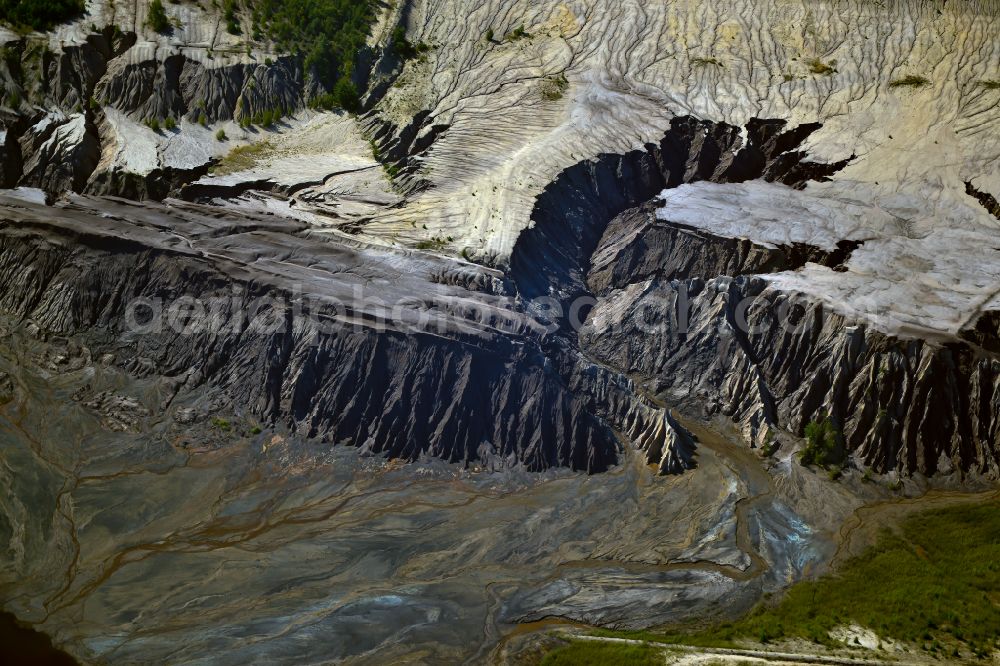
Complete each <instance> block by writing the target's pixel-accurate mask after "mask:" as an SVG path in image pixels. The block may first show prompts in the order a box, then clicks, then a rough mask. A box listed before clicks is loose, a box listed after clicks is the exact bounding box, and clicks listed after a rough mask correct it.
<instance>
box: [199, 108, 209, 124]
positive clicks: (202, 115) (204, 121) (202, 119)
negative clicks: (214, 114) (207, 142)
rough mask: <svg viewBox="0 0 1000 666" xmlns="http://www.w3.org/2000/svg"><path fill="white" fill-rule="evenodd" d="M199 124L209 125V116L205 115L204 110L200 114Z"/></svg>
mask: <svg viewBox="0 0 1000 666" xmlns="http://www.w3.org/2000/svg"><path fill="white" fill-rule="evenodd" d="M198 124H199V125H201V126H202V127H208V116H206V115H205V112H204V111H202V112H201V113H199V114H198Z"/></svg>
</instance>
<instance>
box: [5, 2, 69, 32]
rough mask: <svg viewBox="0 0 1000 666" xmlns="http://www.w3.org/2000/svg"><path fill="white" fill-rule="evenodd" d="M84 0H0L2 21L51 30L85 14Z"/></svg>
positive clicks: (21, 26)
mask: <svg viewBox="0 0 1000 666" xmlns="http://www.w3.org/2000/svg"><path fill="white" fill-rule="evenodd" d="M83 9H84V6H83V0H0V22H3V23H7V24H9V25H12V26H14V27H16V28H29V29H31V30H51V29H52V28H54V27H55V26H57V25H59V24H60V23H65V22H66V21H68V20H70V19H72V18H75V17H77V16H79V15H81V14H83Z"/></svg>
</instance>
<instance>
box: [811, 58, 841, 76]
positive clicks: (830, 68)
mask: <svg viewBox="0 0 1000 666" xmlns="http://www.w3.org/2000/svg"><path fill="white" fill-rule="evenodd" d="M836 65H837V61H836V60H832V61H830V63H829V64H827V63H825V62H823V61H822V60H820V59H819V58H813V59H812V60H810V61H809V62H807V63H806V66H807V67H808V68H809V71H810V72H812V73H813V74H819V75H822V76H829V75H831V74H834V73H836V71H837V66H836Z"/></svg>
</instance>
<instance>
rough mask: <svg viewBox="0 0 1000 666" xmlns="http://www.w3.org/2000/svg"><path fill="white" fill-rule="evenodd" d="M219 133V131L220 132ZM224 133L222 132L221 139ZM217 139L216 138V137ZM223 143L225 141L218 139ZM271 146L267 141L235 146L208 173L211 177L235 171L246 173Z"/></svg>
mask: <svg viewBox="0 0 1000 666" xmlns="http://www.w3.org/2000/svg"><path fill="white" fill-rule="evenodd" d="M220 131H221V130H220ZM224 136H225V133H224V132H223V137H224ZM216 138H218V136H216ZM219 140H220V141H224V140H225V139H219ZM271 147H272V146H271V144H270V142H268V141H260V142H258V143H251V144H248V145H246V146H237V147H235V148H233V149H232V150H230V151H229V154H228V155H226V156H225V157H223V158H222V160H221V161H220V162H219V163H218V164H216V165H215V166H214V167H212V168H211V169H210V173H211V174H212V175H213V176H224V175H226V174H229V173H236V172H237V171H246V170H247V169H251V168H253V167H254V166H256V164H257V163H258V162H259V161H260V160H261V159H262V158H263V157H264V156H265V155H267V153H268V152H270V150H271Z"/></svg>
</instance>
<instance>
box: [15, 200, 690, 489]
mask: <svg viewBox="0 0 1000 666" xmlns="http://www.w3.org/2000/svg"><path fill="white" fill-rule="evenodd" d="M109 206H110V209H109ZM58 210H59V215H58V219H57V220H56V221H52V220H51V219H49V217H50V215H51V213H49V212H48V211H46V210H45V209H44V208H34V207H31V206H27V208H26V209H22V210H17V209H14V208H9V209H7V212H6V217H7V222H6V224H5V225H4V227H3V230H2V238H0V267H2V273H3V274H2V280H0V281H2V282H3V284H4V285H5V286H4V288H3V293H2V294H0V307H2V309H3V310H4V311H5V312H6V313H9V314H13V315H15V316H17V317H20V318H22V319H25V320H30V321H31V322H32V323H33V325H35V326H37V327H38V329H39V330H41V331H47V332H52V333H58V334H61V335H76V336H82V337H83V339H85V340H86V341H87V344H88V345H90V346H91V347H92V348H93V349H94V351H93V352H92V353H93V354H94V355H101V354H112V355H113V357H114V358H115V359H117V363H118V364H119V365H120V366H121V367H123V368H124V369H126V370H127V371H129V372H130V373H133V374H135V375H137V376H144V375H148V374H153V373H155V374H158V375H163V376H166V377H170V378H174V379H175V380H176V385H177V387H178V390H183V391H192V390H205V391H208V392H209V393H210V394H211V395H214V396H216V398H215V399H216V400H218V401H220V404H226V405H233V406H236V407H237V408H240V409H246V410H247V411H249V412H250V413H252V414H254V415H256V416H258V417H259V418H262V419H266V420H269V421H284V422H286V423H288V425H289V426H291V427H293V428H294V429H295V430H296V431H297V432H300V433H302V434H303V435H306V436H309V437H315V438H322V439H324V440H327V441H331V442H346V443H351V444H354V445H356V446H361V447H363V448H365V449H366V450H370V451H373V452H379V453H385V454H388V455H390V456H392V457H400V458H405V459H409V460H414V459H416V458H418V457H420V456H422V455H425V454H427V455H432V456H435V457H440V458H443V459H445V460H449V461H453V462H459V461H465V462H468V461H472V460H481V459H486V458H489V459H491V460H502V461H504V464H506V465H515V464H520V465H523V466H525V467H526V468H527V469H529V470H536V471H537V470H543V469H546V468H549V467H555V466H566V467H572V468H574V469H581V470H588V471H591V472H597V471H603V470H605V469H607V467H608V466H609V465H611V464H613V463H614V462H616V460H617V458H618V450H619V444H618V441H617V440H616V438H615V436H614V435H613V433H612V429H611V428H612V427H614V428H617V429H618V430H619V431H621V432H624V433H626V434H627V435H628V436H629V437H630V438H631V439H633V440H634V441H635V442H636V444H637V445H638V446H640V447H642V448H643V449H644V450H646V451H647V452H648V456H649V458H650V461H651V462H655V463H656V464H657V465H659V467H660V468H661V469H662V470H663V471H664V472H672V471H679V470H681V469H684V468H685V467H688V466H690V456H691V451H692V444H691V439H690V437H689V436H688V435H687V434H686V433H684V432H683V431H682V430H681V429H680V428H679V427H678V426H677V425H676V424H675V423H674V422H673V421H672V419H671V417H670V416H669V415H668V414H666V413H665V412H664V411H663V410H662V409H658V408H655V407H653V406H652V405H649V404H648V403H646V402H645V401H643V400H642V399H640V398H638V397H637V396H636V395H634V393H633V392H632V390H631V385H630V383H629V382H628V381H627V380H625V379H624V378H622V377H619V376H616V375H615V374H614V373H610V372H608V371H606V370H603V369H601V368H599V367H596V366H593V365H592V364H589V363H588V362H586V361H585V360H583V359H581V358H579V357H578V355H576V354H575V353H574V352H573V350H572V349H568V348H565V347H562V346H561V344H562V343H560V341H559V340H558V339H555V340H550V341H547V337H546V335H544V334H543V332H542V331H543V330H544V328H545V326H544V324H543V323H542V322H540V321H537V320H535V319H533V318H532V317H530V316H529V315H527V314H526V313H524V312H522V311H521V307H520V304H519V302H518V301H517V300H516V299H513V298H512V297H511V296H510V295H506V294H504V292H505V287H504V283H503V282H502V281H500V280H498V279H497V277H496V276H495V275H491V274H490V272H483V269H476V270H475V272H477V273H478V275H477V276H476V277H474V278H472V277H471V276H470V277H469V278H466V279H465V280H462V281H460V282H463V285H462V286H452V285H449V284H443V283H444V282H451V283H453V284H454V283H456V282H459V281H457V280H454V279H452V280H442V279H441V278H440V276H441V275H442V274H443V273H442V263H443V262H442V260H437V261H435V260H429V259H427V258H420V257H414V258H408V257H407V256H405V255H403V254H400V253H398V252H386V251H384V250H382V251H377V250H375V249H374V248H361V249H351V248H348V247H347V246H341V245H338V244H334V243H331V242H329V241H316V240H309V239H308V237H306V236H302V235H301V231H302V230H303V227H302V225H297V224H294V223H289V222H282V221H276V220H268V219H267V218H261V219H254V218H250V219H246V218H242V219H241V218H228V217H226V216H224V215H221V214H219V213H218V212H212V213H211V216H209V215H206V214H205V213H201V212H199V211H198V209H196V208H185V209H175V210H167V209H160V208H144V207H137V206H124V205H121V206H117V207H116V206H111V205H110V204H109V203H108V202H104V203H102V202H99V201H96V200H95V201H88V200H85V199H79V200H77V201H76V203H74V204H73V205H72V206H69V207H63V208H61V209H58ZM98 212H109V213H110V214H111V217H112V218H117V220H115V221H111V220H110V219H106V218H104V217H101V216H98V215H96V214H95V213H98ZM206 212H207V211H206ZM125 219H130V220H135V222H133V223H124V222H122V220H125ZM167 220H169V225H167V226H164V225H163V223H164V222H165V221H167ZM223 230H225V231H226V235H224V236H221V235H220V232H222V231H223ZM126 238H127V240H126ZM178 238H184V239H186V240H185V241H184V242H182V243H181V244H180V245H178V244H177V239H178ZM265 247H270V248H272V249H275V250H278V249H279V248H280V253H281V254H282V255H283V256H287V257H288V259H286V260H284V261H275V262H273V263H272V261H271V260H266V261H265V263H264V264H261V263H260V262H259V261H258V259H257V258H258V257H259V256H260V252H261V251H262V249H263V248H265ZM208 255H211V256H212V257H213V259H211V260H210V261H206V259H204V258H203V257H204V256H208ZM296 256H297V257H302V258H307V260H306V261H305V262H302V263H300V262H299V260H297V259H295V257H296ZM444 263H445V264H446V262H444ZM264 266H270V267H269V268H264ZM404 274H405V275H407V283H406V284H405V285H403V284H399V285H398V286H394V287H389V286H386V287H377V286H370V285H371V284H375V283H372V282H371V280H372V279H373V278H379V279H381V278H384V277H387V276H388V277H391V276H392V275H400V276H401V275H404ZM366 284H367V285H369V286H368V291H365V292H364V294H363V296H362V297H360V298H359V297H358V296H357V295H356V294H355V290H358V291H359V292H360V291H361V290H362V288H363V287H364V285H366ZM387 284H392V283H387ZM397 284H398V283H397ZM296 285H299V286H301V288H303V289H307V290H308V293H310V294H315V295H317V298H316V300H314V301H311V302H310V303H309V304H308V306H307V307H306V308H305V309H302V310H298V311H297V310H296V306H293V305H292V304H291V300H294V298H293V296H294V293H295V292H294V289H298V288H299V286H296ZM480 286H482V287H486V290H485V291H474V289H477V288H479V287H480ZM234 290H235V292H234ZM181 295H184V296H186V297H190V298H197V299H203V301H204V302H210V303H212V304H213V305H212V306H211V308H212V309H211V310H210V312H203V313H202V314H201V316H200V318H199V317H193V319H191V318H186V317H181V319H179V320H177V321H176V322H174V323H175V324H179V325H175V326H167V325H166V320H164V319H154V320H147V319H143V320H141V321H140V319H141V318H142V317H143V316H144V315H143V314H142V313H144V312H145V310H143V309H142V308H141V307H140V308H137V309H134V310H132V309H129V307H128V306H129V303H133V302H136V300H137V299H139V301H140V302H141V303H147V304H148V303H154V302H157V299H165V298H169V297H173V298H177V297H179V296H181ZM262 299H264V300H263V301H262ZM286 299H291V300H286ZM178 302H180V301H178ZM261 303H264V304H265V305H267V307H266V308H265V309H263V310H262V309H261V308H260V307H259V306H260V305H261ZM382 303H384V304H387V305H388V306H389V307H395V310H396V311H395V313H394V316H393V317H391V318H390V317H389V314H390V313H389V312H388V311H387V310H386V309H385V307H386V306H384V305H381V304H382ZM397 304H398V305H397ZM168 305H169V303H168ZM143 307H145V306H143ZM164 307H165V308H166V307H167V305H164ZM169 312H170V311H169V310H168V312H167V314H168V315H169ZM246 313H258V314H259V317H254V316H252V315H251V316H249V317H248V316H247V315H246ZM150 316H152V315H150ZM130 322H131V323H130ZM199 324H201V326H200V327H199ZM272 326H273V329H274V330H271V327H272ZM552 345H555V346H554V347H553V346H552ZM101 405H104V402H101ZM115 405H117V403H114V404H112V405H111V406H112V407H114V409H112V412H115V410H117V407H115ZM119 406H120V405H119ZM126 407H127V405H126ZM123 409H124V408H123ZM118 411H121V410H118ZM125 411H128V410H127V409H126V410H125ZM116 413H117V412H116ZM108 418H109V419H110V422H113V423H116V424H118V426H116V427H131V426H130V425H129V424H128V423H127V422H126V421H128V420H127V419H125V420H124V421H123V419H122V418H118V416H115V415H114V414H111V415H110V416H108Z"/></svg>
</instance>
